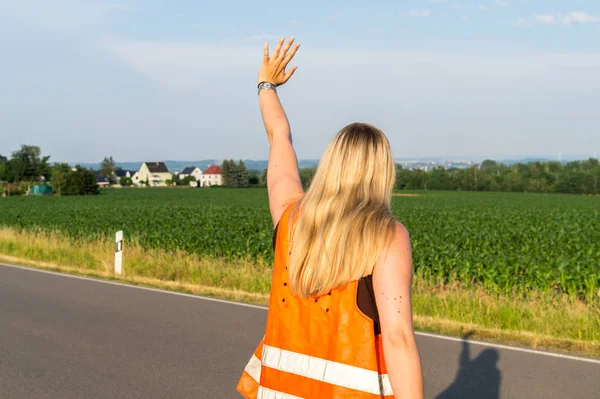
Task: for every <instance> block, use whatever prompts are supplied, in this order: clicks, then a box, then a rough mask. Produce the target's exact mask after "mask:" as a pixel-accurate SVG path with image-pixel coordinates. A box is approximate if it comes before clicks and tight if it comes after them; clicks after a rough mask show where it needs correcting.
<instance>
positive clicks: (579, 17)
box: [561, 12, 600, 25]
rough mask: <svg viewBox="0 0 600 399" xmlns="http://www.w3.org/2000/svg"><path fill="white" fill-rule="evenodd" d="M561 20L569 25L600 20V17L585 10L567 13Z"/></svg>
mask: <svg viewBox="0 0 600 399" xmlns="http://www.w3.org/2000/svg"><path fill="white" fill-rule="evenodd" d="M561 22H562V23H563V24H565V25H569V24H572V23H578V24H585V23H590V22H591V23H593V22H600V17H599V16H595V15H590V14H586V13H583V12H572V13H570V14H567V15H563V16H562V17H561Z"/></svg>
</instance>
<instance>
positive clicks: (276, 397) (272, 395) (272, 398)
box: [256, 387, 302, 399]
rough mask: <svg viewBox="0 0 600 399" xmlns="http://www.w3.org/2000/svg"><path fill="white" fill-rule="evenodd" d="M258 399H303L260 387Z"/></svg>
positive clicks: (257, 394)
mask: <svg viewBox="0 0 600 399" xmlns="http://www.w3.org/2000/svg"><path fill="white" fill-rule="evenodd" d="M256 399H302V398H300V397H298V396H294V395H290V394H289V393H283V392H279V391H273V390H272V389H268V388H265V387H258V392H257V393H256Z"/></svg>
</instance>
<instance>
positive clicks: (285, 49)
mask: <svg viewBox="0 0 600 399" xmlns="http://www.w3.org/2000/svg"><path fill="white" fill-rule="evenodd" d="M292 43H294V37H290V40H289V41H288V42H287V43H286V45H285V47H284V48H283V51H282V52H281V53H280V54H279V56H278V57H277V58H279V61H281V60H282V59H283V58H284V57H285V56H286V55H287V52H288V51H289V50H290V47H292Z"/></svg>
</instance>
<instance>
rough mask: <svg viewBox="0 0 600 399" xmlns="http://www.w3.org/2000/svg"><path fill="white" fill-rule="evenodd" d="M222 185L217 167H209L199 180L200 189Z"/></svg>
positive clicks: (219, 170) (219, 169)
mask: <svg viewBox="0 0 600 399" xmlns="http://www.w3.org/2000/svg"><path fill="white" fill-rule="evenodd" d="M222 184H223V180H222V178H221V168H220V167H219V166H218V165H210V166H209V167H208V168H207V169H206V170H205V171H204V172H203V173H202V176H201V178H200V187H210V186H220V185H222Z"/></svg>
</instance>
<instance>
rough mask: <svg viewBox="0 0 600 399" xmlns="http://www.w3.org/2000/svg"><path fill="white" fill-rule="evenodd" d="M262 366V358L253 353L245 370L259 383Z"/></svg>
mask: <svg viewBox="0 0 600 399" xmlns="http://www.w3.org/2000/svg"><path fill="white" fill-rule="evenodd" d="M260 366H261V364H260V359H259V358H257V357H256V355H252V357H251V358H250V360H249V361H248V364H246V368H245V369H244V371H246V373H248V374H250V377H252V379H253V380H254V381H256V382H257V383H259V382H260Z"/></svg>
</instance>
